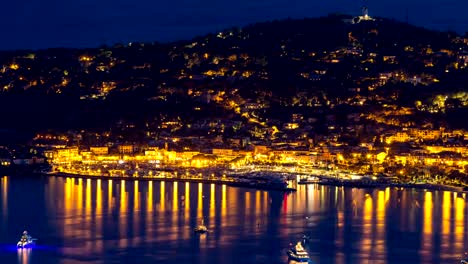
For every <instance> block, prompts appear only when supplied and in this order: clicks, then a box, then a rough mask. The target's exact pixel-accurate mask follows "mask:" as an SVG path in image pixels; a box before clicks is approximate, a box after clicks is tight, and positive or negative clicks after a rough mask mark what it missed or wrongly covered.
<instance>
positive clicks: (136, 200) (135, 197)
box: [133, 181, 140, 211]
mask: <svg viewBox="0 0 468 264" xmlns="http://www.w3.org/2000/svg"><path fill="white" fill-rule="evenodd" d="M133 186H134V187H133V189H134V190H133V206H134V209H135V211H138V210H140V194H139V189H138V187H139V186H138V181H135V182H134V185H133Z"/></svg>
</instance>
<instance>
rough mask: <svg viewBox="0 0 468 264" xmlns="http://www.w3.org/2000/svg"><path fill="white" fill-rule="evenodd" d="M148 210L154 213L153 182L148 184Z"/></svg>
mask: <svg viewBox="0 0 468 264" xmlns="http://www.w3.org/2000/svg"><path fill="white" fill-rule="evenodd" d="M147 203H148V204H147V206H146V207H147V210H148V211H149V212H152V211H153V182H152V181H149V182H148V199H147Z"/></svg>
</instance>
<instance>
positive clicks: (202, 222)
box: [193, 219, 208, 234]
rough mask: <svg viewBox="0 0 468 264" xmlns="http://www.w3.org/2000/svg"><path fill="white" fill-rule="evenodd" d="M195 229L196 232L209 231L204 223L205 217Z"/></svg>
mask: <svg viewBox="0 0 468 264" xmlns="http://www.w3.org/2000/svg"><path fill="white" fill-rule="evenodd" d="M193 231H195V233H200V234H204V233H207V232H208V228H207V227H206V225H205V224H204V221H203V219H202V221H201V224H200V225H199V226H197V227H195V229H194V230H193Z"/></svg>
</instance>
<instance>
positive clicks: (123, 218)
mask: <svg viewBox="0 0 468 264" xmlns="http://www.w3.org/2000/svg"><path fill="white" fill-rule="evenodd" d="M127 206H128V201H127V194H126V193H125V181H124V180H121V181H120V203H119V208H120V217H119V247H120V248H126V247H127V246H128V239H127V238H126V235H125V234H126V233H127V231H126V229H127V215H126V214H125V213H126V212H127V211H128V210H127Z"/></svg>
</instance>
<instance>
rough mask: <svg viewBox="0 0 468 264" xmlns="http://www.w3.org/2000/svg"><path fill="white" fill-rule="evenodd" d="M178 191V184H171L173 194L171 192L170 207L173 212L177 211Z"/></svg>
mask: <svg viewBox="0 0 468 264" xmlns="http://www.w3.org/2000/svg"><path fill="white" fill-rule="evenodd" d="M178 196H179V190H178V183H177V182H174V184H173V192H172V207H173V210H174V212H177V211H178V210H179V199H178V198H179V197H178Z"/></svg>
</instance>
